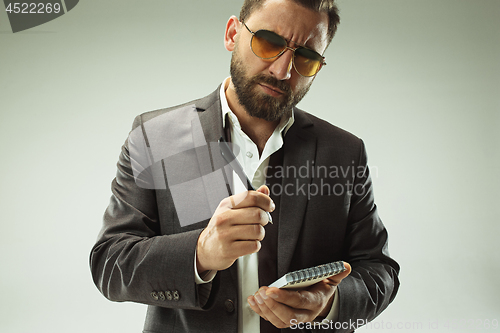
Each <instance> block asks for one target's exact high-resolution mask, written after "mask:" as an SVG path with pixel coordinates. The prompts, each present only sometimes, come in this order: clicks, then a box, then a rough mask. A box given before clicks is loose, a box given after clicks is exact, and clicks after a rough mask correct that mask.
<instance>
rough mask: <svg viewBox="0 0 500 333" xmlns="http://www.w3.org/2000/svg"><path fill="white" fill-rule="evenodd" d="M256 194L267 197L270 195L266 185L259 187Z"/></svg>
mask: <svg viewBox="0 0 500 333" xmlns="http://www.w3.org/2000/svg"><path fill="white" fill-rule="evenodd" d="M257 192H260V193H264V194H265V195H267V196H269V194H270V193H271V191H270V190H269V187H267V186H266V185H261V187H259V188H258V189H257Z"/></svg>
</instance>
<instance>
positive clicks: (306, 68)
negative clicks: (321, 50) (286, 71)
mask: <svg viewBox="0 0 500 333" xmlns="http://www.w3.org/2000/svg"><path fill="white" fill-rule="evenodd" d="M294 65H295V70H296V71H297V72H299V73H300V74H301V75H303V76H313V75H315V74H316V73H318V72H319V70H320V69H321V66H322V65H323V57H322V56H321V55H320V54H318V53H316V52H314V51H313V50H309V49H306V48H298V49H297V50H295V57H294Z"/></svg>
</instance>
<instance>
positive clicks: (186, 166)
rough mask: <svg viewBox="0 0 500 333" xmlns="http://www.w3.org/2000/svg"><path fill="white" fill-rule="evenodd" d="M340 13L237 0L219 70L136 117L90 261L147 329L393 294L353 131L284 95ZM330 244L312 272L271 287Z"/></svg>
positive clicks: (298, 87)
mask: <svg viewBox="0 0 500 333" xmlns="http://www.w3.org/2000/svg"><path fill="white" fill-rule="evenodd" d="M338 23H339V16H338V10H337V7H336V5H335V4H334V1H333V0H325V1H307V0H245V2H244V4H243V7H242V10H241V13H240V17H239V18H237V17H235V16H232V17H231V18H230V19H229V21H228V22H227V25H226V30H225V38H224V42H225V47H226V49H227V50H228V51H231V52H232V59H231V67H230V68H231V71H230V73H231V76H230V77H229V78H227V79H226V80H225V81H224V82H223V83H222V84H221V86H220V87H219V88H217V90H216V91H215V92H213V93H212V94H211V95H209V96H207V97H205V98H201V99H199V100H196V101H193V102H189V103H186V104H183V105H181V106H177V107H173V108H168V109H162V110H156V111H152V112H147V113H144V114H142V115H140V116H138V117H137V118H136V120H135V122H134V125H133V130H132V132H131V133H130V135H129V138H128V139H127V141H126V143H125V144H124V146H123V148H122V154H121V156H120V160H119V163H118V172H117V176H116V178H115V180H114V181H113V185H112V191H113V196H112V198H111V202H110V205H109V207H108V209H107V210H106V213H105V216H104V224H103V228H102V230H101V233H100V234H99V237H98V240H97V243H96V244H95V246H94V247H93V249H92V252H91V257H90V264H91V270H92V274H93V278H94V282H95V284H96V285H97V287H98V288H99V290H100V291H101V292H102V293H103V295H104V296H105V297H107V298H108V299H110V300H113V301H133V302H139V303H144V304H147V305H148V312H147V317H146V323H145V327H144V332H244V333H254V332H279V331H280V330H281V331H289V330H291V329H293V330H298V331H316V330H327V331H338V332H347V331H353V330H354V329H355V328H357V327H358V326H360V325H361V324H366V322H367V321H370V320H372V319H373V318H375V317H376V316H378V315H379V314H380V313H381V312H382V311H383V310H384V309H385V308H386V307H387V306H388V305H389V303H390V302H391V301H392V300H393V299H394V297H395V295H396V292H397V290H398V286H399V282H398V273H399V266H398V264H397V263H396V262H395V261H394V260H393V259H391V258H390V257H389V254H388V250H387V231H386V229H385V227H384V225H383V224H382V222H381V220H380V218H379V216H378V213H377V209H376V206H375V203H374V198H373V191H372V183H371V180H370V175H369V170H368V167H367V160H366V153H365V149H364V144H363V142H362V140H361V139H359V138H357V137H356V136H354V135H352V134H350V133H348V132H346V131H343V130H341V129H339V128H337V127H335V126H333V125H331V124H329V123H327V122H325V121H323V120H321V119H318V118H316V117H314V116H312V115H311V114H309V113H306V112H305V111H302V110H300V109H298V108H297V107H296V104H297V103H299V101H300V100H301V99H302V98H303V97H304V96H305V95H306V93H307V91H308V90H309V88H310V87H311V84H312V82H313V81H314V78H315V77H316V75H318V72H319V71H320V69H321V68H322V67H323V66H324V65H325V59H324V57H323V54H324V52H325V50H326V48H327V46H328V44H329V43H330V42H331V40H332V38H333V36H334V34H335V31H336V29H337V24H338ZM325 107H329V106H328V105H325ZM225 141H226V142H230V143H231V147H232V148H233V151H234V153H235V155H236V161H237V163H236V161H234V160H231V159H230V160H227V159H225V158H223V157H224V156H222V154H221V151H220V145H221V144H225ZM238 168H241V169H240V170H238ZM339 168H340V169H341V170H344V172H341V173H338V172H337V173H335V172H332V170H338V169H339ZM346 170H348V171H347V172H345V171H346ZM242 174H244V176H246V177H248V179H249V180H248V182H246V181H245V179H244V176H242ZM253 188H257V190H253ZM271 220H272V222H273V223H272V224H271V223H269V222H271ZM340 260H342V261H344V265H345V269H346V270H345V271H344V272H343V273H340V274H338V275H335V276H333V277H331V278H329V279H325V280H323V281H321V282H318V283H316V284H313V285H312V286H309V287H305V288H302V289H299V290H289V289H278V288H274V287H273V288H269V287H268V286H269V285H270V284H271V283H272V282H273V281H274V280H276V279H277V278H279V277H281V276H282V275H283V274H285V273H287V272H290V271H294V270H298V269H303V268H308V267H313V266H316V265H320V264H325V263H329V262H333V261H340Z"/></svg>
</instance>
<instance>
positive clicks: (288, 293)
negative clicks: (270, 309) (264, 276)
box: [266, 287, 313, 310]
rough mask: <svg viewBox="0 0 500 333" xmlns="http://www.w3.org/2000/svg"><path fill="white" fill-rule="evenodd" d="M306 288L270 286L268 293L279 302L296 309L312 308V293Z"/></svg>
mask: <svg viewBox="0 0 500 333" xmlns="http://www.w3.org/2000/svg"><path fill="white" fill-rule="evenodd" d="M308 293H309V292H308V291H306V290H285V289H279V288H274V287H273V288H268V289H267V292H266V295H267V296H269V297H271V298H272V299H274V300H275V301H277V302H280V303H282V304H285V305H287V306H289V307H291V308H294V309H308V310H309V309H311V308H313V306H312V305H311V301H312V300H311V299H310V298H311V297H310V295H309V294H310V293H309V294H308Z"/></svg>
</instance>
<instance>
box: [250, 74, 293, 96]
mask: <svg viewBox="0 0 500 333" xmlns="http://www.w3.org/2000/svg"><path fill="white" fill-rule="evenodd" d="M252 81H253V83H265V84H267V85H270V86H272V87H275V88H278V89H279V90H281V91H283V92H284V93H285V95H287V96H290V95H291V94H292V88H291V87H290V84H289V83H288V81H281V80H278V79H277V78H275V77H272V76H268V75H264V74H257V75H255V76H254V77H253V78H252Z"/></svg>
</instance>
